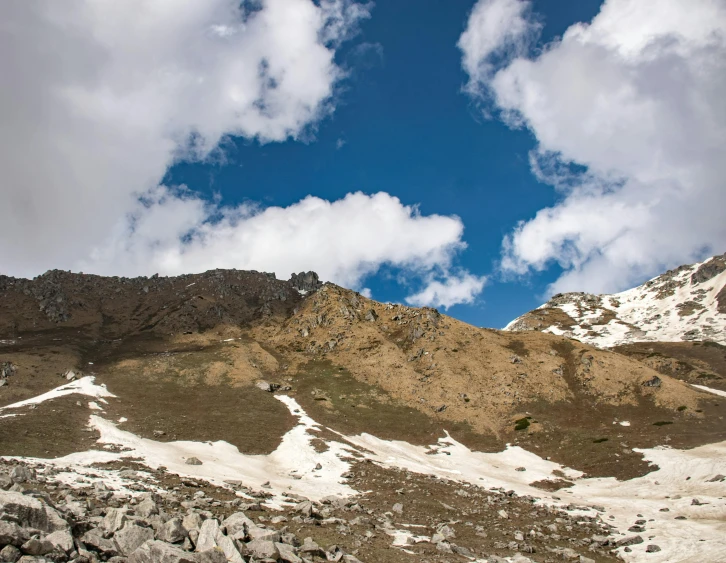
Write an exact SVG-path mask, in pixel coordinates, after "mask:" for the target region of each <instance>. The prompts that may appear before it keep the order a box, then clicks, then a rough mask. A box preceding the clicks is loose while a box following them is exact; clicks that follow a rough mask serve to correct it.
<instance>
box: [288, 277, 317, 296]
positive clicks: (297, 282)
mask: <svg viewBox="0 0 726 563" xmlns="http://www.w3.org/2000/svg"><path fill="white" fill-rule="evenodd" d="M289 281H290V283H291V284H292V286H293V287H294V288H295V289H297V290H298V291H304V292H305V293H308V292H310V291H317V290H318V289H320V288H321V287H323V282H321V281H320V278H319V277H318V274H316V273H315V272H300V273H299V274H293V275H292V276H290V280H289Z"/></svg>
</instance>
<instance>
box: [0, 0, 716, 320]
mask: <svg viewBox="0 0 726 563" xmlns="http://www.w3.org/2000/svg"><path fill="white" fill-rule="evenodd" d="M0 50H2V52H3V53H4V54H6V53H7V56H5V57H3V58H2V59H0V73H2V75H3V77H4V86H5V87H4V88H3V89H2V90H0V125H2V127H0V143H1V144H2V146H3V151H0V169H2V170H3V173H4V183H3V187H2V189H0V264H3V272H2V273H5V274H9V275H14V276H22V277H33V276H36V275H38V274H40V273H42V272H44V271H46V270H49V269H54V268H59V269H64V270H72V271H83V272H87V273H97V274H102V275H122V276H139V275H144V276H148V275H152V274H154V273H159V274H160V275H177V274H181V273H193V272H202V271H205V270H208V269H213V268H237V269H255V270H261V271H274V272H275V273H276V274H277V275H278V277H281V278H285V277H287V276H289V275H290V273H292V272H293V271H301V270H316V271H318V272H319V273H320V274H321V277H322V278H323V279H325V280H328V281H333V282H335V283H338V284H340V285H344V286H347V287H351V288H354V289H356V290H360V291H362V292H365V293H367V294H370V295H372V297H374V298H375V299H377V300H380V301H396V302H405V303H409V304H413V305H430V306H436V307H438V308H440V309H447V312H448V313H449V314H451V315H453V316H456V317H458V318H461V319H463V320H465V321H468V322H470V323H473V324H476V325H479V326H487V327H502V326H504V325H505V324H506V323H507V322H509V321H510V320H512V319H513V318H515V317H516V316H518V315H520V314H522V313H524V312H526V311H528V310H530V309H532V308H533V307H536V306H538V305H539V304H540V303H541V302H542V300H543V299H546V297H547V296H548V295H551V294H553V293H557V292H562V291H588V292H593V293H612V292H616V291H621V290H624V289H627V288H629V287H633V286H635V285H638V284H640V283H642V282H643V281H644V280H646V279H648V278H649V277H653V276H655V275H658V274H660V273H662V272H663V271H665V270H666V269H668V268H672V267H675V266H678V265H680V264H684V263H692V262H695V261H697V260H700V259H702V258H704V257H706V256H708V255H712V254H716V253H719V254H720V253H722V252H724V250H726V222H724V221H723V209H724V208H725V207H726V189H724V180H723V178H726V158H725V157H726V153H725V152H724V147H726V112H724V111H723V108H724V106H723V100H722V97H723V95H722V93H723V92H724V91H726V4H724V3H723V2H714V1H713V0H691V1H689V2H688V3H685V2H683V1H682V0H602V1H600V0H598V1H595V0H578V1H574V0H573V1H555V0H476V1H475V0H467V1H463V0H449V1H443V0H439V1H435V0H416V1H415V2H414V1H412V0H407V1H404V0H387V1H385V2H383V1H381V2H379V3H378V4H373V3H365V2H362V1H358V0H259V1H257V2H253V3H251V2H244V3H240V2H239V0H206V1H205V2H198V1H197V0H178V1H176V2H173V3H171V2H168V1H166V0H129V1H128V2H112V1H101V2H99V1H97V0H67V2H64V3H62V4H61V3H55V2H36V1H33V0H29V1H28V2H5V3H0Z"/></svg>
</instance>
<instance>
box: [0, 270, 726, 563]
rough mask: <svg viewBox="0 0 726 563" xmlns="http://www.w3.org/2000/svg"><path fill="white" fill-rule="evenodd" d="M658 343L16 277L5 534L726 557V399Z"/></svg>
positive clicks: (309, 300)
mask: <svg viewBox="0 0 726 563" xmlns="http://www.w3.org/2000/svg"><path fill="white" fill-rule="evenodd" d="M694 273H695V271H694ZM701 275H705V274H701ZM713 277H714V276H712V278H713ZM678 279H680V278H678ZM702 302H703V303H706V301H705V299H704V300H703V301H702ZM716 346H718V345H716ZM708 351H709V352H710V353H714V354H715V353H720V350H719V349H716V348H712V347H709V348H708ZM721 355H723V354H721ZM646 359H647V360H648V361H645V360H646ZM652 359H653V358H652V357H650V356H649V357H648V358H641V357H640V356H638V354H636V353H635V352H633V354H630V355H629V354H625V353H621V352H620V351H611V350H605V349H600V348H597V347H594V346H592V345H590V344H588V343H584V342H578V341H577V340H572V339H569V338H566V337H563V336H560V335H556V334H546V333H542V332H538V331H534V330H532V331H526V332H513V331H497V330H489V329H480V328H477V327H473V326H471V325H468V324H466V323H463V322H460V321H458V320H456V319H453V318H451V317H448V316H446V315H443V314H441V313H440V312H439V311H437V310H435V309H431V308H412V307H405V306H402V305H398V304H391V303H380V302H377V301H374V300H371V299H367V298H366V297H364V296H362V295H360V294H359V293H356V292H355V291H351V290H348V289H345V288H342V287H339V286H336V285H334V284H331V283H325V284H323V283H321V282H320V281H319V280H318V277H317V275H315V274H314V273H312V272H307V273H302V274H298V275H295V276H293V277H292V278H291V279H290V280H287V281H285V280H277V279H275V276H274V275H272V274H265V273H260V272H243V271H235V270H215V271H210V272H206V273H203V274H194V275H186V276H179V277H168V278H167V277H159V276H153V277H150V278H146V277H142V278H133V279H129V278H108V277H100V276H93V275H85V274H73V273H69V272H62V271H53V272H48V273H46V274H44V275H42V276H38V277H37V278H35V279H33V280H25V279H17V278H10V277H4V276H0V456H3V457H2V459H0V489H4V490H0V512H1V513H2V514H3V515H2V516H1V517H0V547H2V545H5V544H7V545H9V546H11V547H13V549H16V550H18V551H20V552H23V553H25V554H26V555H32V554H35V555H36V556H40V555H42V554H43V553H45V555H43V556H44V557H46V558H51V560H53V561H68V560H72V561H79V562H80V561H95V560H110V559H111V558H112V557H121V558H128V561H130V562H132V563H133V562H137V563H138V562H142V561H163V562H166V561H169V562H172V561H195V562H197V561H198V562H200V563H201V562H202V561H215V560H219V561H220V562H221V561H225V560H226V561H235V562H236V563H240V561H260V560H264V561H278V562H280V561H287V562H288V563H289V562H290V561H293V562H294V561H300V562H303V561H323V560H328V561H330V560H333V561H346V562H348V563H355V562H356V561H363V563H372V562H388V561H390V562H397V561H401V560H403V558H410V559H409V560H410V561H421V562H425V561H429V562H431V563H433V562H434V561H436V562H442V561H457V560H462V561H463V560H465V559H467V558H468V559H469V560H475V561H480V562H484V561H488V562H501V561H502V558H504V557H508V558H510V559H509V560H511V561H517V562H519V563H527V562H529V561H534V562H536V563H542V562H544V561H551V560H562V559H563V558H564V559H568V558H569V559H572V560H580V561H585V562H587V561H597V562H599V561H613V560H617V558H625V559H626V560H629V561H639V560H641V559H642V558H646V557H647V559H642V560H647V561H670V560H676V559H674V558H676V557H681V556H684V557H701V559H693V560H694V561H695V560H699V561H700V560H703V559H702V557H704V555H703V554H704V553H706V556H708V557H710V558H711V560H718V559H719V558H720V557H721V556H722V555H723V554H724V553H726V541H724V540H723V534H722V533H721V527H720V526H721V524H719V522H720V521H721V520H722V519H723V518H725V517H726V507H724V506H723V502H722V500H720V499H719V497H722V496H723V492H722V487H723V485H722V483H723V481H724V479H725V478H724V477H723V475H724V474H726V462H724V461H723V460H724V459H726V456H724V453H725V450H726V446H725V445H724V443H723V441H724V440H726V429H724V427H723V416H724V414H725V412H724V411H726V404H725V403H724V402H723V401H722V400H721V398H720V397H719V396H718V393H720V391H719V389H718V380H702V379H698V380H691V379H689V378H688V377H685V376H684V375H683V373H682V371H680V370H679V369H675V368H674V369H672V370H671V372H668V373H666V371H667V370H665V368H664V367H663V365H661V364H653V363H652V362H651V363H648V362H649V361H651V360H652ZM694 361H695V360H694ZM714 361H715V360H714ZM689 365H690V364H689ZM689 373H690V372H689ZM694 377H695V376H694ZM718 377H720V376H718ZM694 382H697V383H698V384H703V383H707V384H708V387H704V386H703V385H701V388H698V387H695V386H694V385H693V383H694ZM666 445H667V446H668V449H664V448H663V446H666ZM684 472H687V474H688V476H689V477H690V479H689V480H688V482H687V483H686V481H684V480H683V478H681V477H679V476H680V475H682V474H685V473H684ZM654 482H656V484H653V483H654ZM695 497H697V499H696V501H693V502H691V501H692V500H693V499H694V498H695ZM635 498H638V499H639V501H638V502H634V501H633V499H635ZM28 499H30V500H28ZM31 505H32V506H31ZM663 509H666V510H663ZM641 515H642V516H641ZM704 515H708V521H706V522H704V520H703V516H704ZM676 517H677V520H674V518H676ZM230 518H232V520H229V519H230ZM4 522H12V523H13V525H14V526H16V527H14V528H13V527H12V526H10V525H9V524H8V526H10V527H8V528H7V529H6V528H3V525H4V524H3V523H4ZM51 524H52V525H51ZM56 532H57V534H56ZM53 534H56V535H55V536H54V535H53ZM69 535H70V540H69V539H68V538H69ZM59 536H62V538H61V539H62V540H63V541H62V542H61V539H59ZM308 537H309V538H311V539H310V541H308V540H307V539H305V538H308ZM3 538H4V539H3ZM49 538H50V539H49ZM304 539H305V541H303V540H304ZM702 539H705V540H707V541H706V544H703V543H701V542H700V540H702ZM33 542H35V543H33ZM53 542H56V543H53ZM63 542H64V543H63ZM61 544H62V545H61ZM313 544H315V545H313ZM306 546H307V547H306ZM704 546H705V547H704ZM6 547H7V546H6ZM66 548H67V549H66ZM3 549H4V548H3ZM704 549H705V550H706V551H705V552H704ZM10 551H12V550H10ZM220 552H222V553H223V557H224V559H219V557H222V556H220ZM0 554H2V552H0ZM3 557H5V555H3ZM215 557H217V558H218V559H214V558H215ZM677 560H686V559H684V558H681V559H677ZM114 561H117V562H118V561H123V559H115V560H114Z"/></svg>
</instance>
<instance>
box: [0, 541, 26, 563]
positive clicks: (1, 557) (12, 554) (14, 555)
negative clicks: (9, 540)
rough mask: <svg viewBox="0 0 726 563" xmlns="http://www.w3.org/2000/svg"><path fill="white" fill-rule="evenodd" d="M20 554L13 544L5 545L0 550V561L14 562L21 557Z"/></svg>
mask: <svg viewBox="0 0 726 563" xmlns="http://www.w3.org/2000/svg"><path fill="white" fill-rule="evenodd" d="M22 555H23V554H22V553H20V550H19V549H18V548H17V547H15V546H14V545H6V546H5V547H3V548H2V550H0V561H4V562H7V563H15V562H16V561H17V560H18V559H20V558H21V557H22Z"/></svg>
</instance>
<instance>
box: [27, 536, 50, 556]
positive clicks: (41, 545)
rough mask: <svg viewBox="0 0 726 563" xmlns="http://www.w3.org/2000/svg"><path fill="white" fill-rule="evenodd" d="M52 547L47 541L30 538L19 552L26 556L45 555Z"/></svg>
mask: <svg viewBox="0 0 726 563" xmlns="http://www.w3.org/2000/svg"><path fill="white" fill-rule="evenodd" d="M53 549H55V548H54V546H53V544H52V543H50V542H49V541H47V540H39V539H36V538H31V539H29V540H28V541H26V542H25V543H24V544H23V545H22V546H20V551H22V552H23V553H27V554H28V555H45V554H46V553H50V552H51V551H53Z"/></svg>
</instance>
